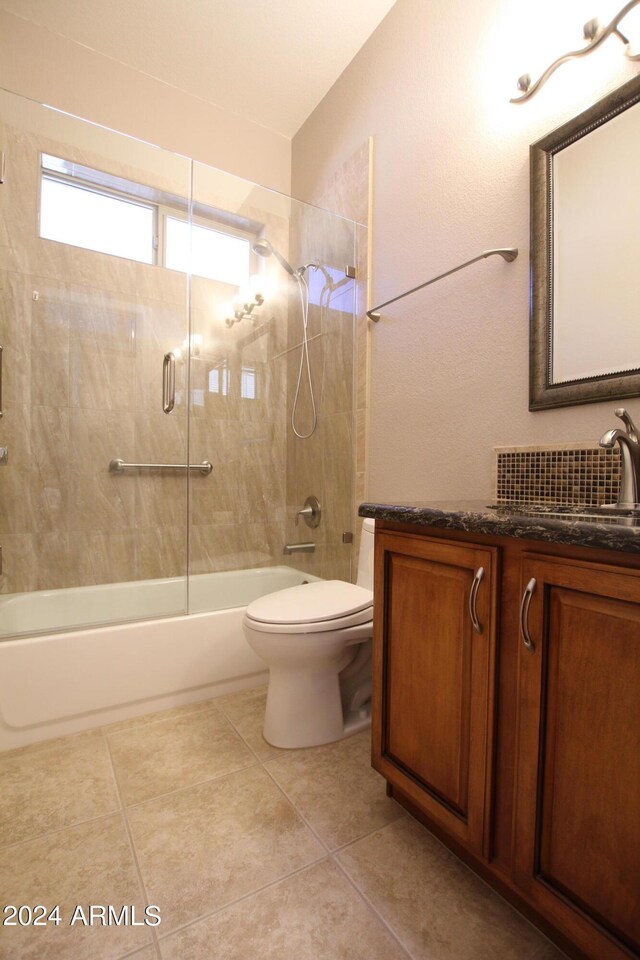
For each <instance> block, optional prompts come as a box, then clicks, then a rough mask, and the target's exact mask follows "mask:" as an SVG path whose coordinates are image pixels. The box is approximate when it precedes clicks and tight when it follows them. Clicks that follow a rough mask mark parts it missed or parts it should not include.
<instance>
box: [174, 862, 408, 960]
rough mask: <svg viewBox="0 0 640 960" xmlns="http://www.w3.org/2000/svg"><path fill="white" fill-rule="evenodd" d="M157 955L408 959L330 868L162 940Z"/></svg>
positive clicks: (198, 959)
mask: <svg viewBox="0 0 640 960" xmlns="http://www.w3.org/2000/svg"><path fill="white" fill-rule="evenodd" d="M212 944H215V951H214V952H212ZM160 949H161V953H162V960H185V958H186V957H188V958H189V960H211V958H212V957H213V956H214V955H215V956H216V957H218V958H223V957H224V960H247V958H249V957H259V958H260V960H283V958H286V957H295V958H296V960H371V958H375V960H405V958H406V953H405V951H404V950H403V949H402V947H400V946H399V944H398V943H397V942H396V941H395V940H394V939H393V937H392V936H391V935H390V934H389V932H388V931H387V930H386V928H385V927H384V925H383V924H382V923H381V922H380V920H379V918H378V917H377V916H376V915H375V914H374V913H373V911H372V910H371V909H370V908H369V907H367V906H366V904H365V903H364V902H363V901H362V899H361V898H360V897H359V895H358V894H357V892H356V891H355V890H354V889H353V887H352V886H351V884H350V883H349V881H348V880H347V879H346V878H345V876H344V874H343V873H342V871H341V870H340V869H339V868H338V867H337V866H336V865H335V864H333V863H331V862H330V861H326V860H325V861H323V862H322V863H319V864H316V865H314V866H312V867H309V868H308V869H307V870H304V871H302V872H301V873H298V874H296V875H295V876H293V877H290V878H289V879H287V880H282V881H281V882H280V883H277V884H274V885H273V886H271V887H268V888H267V889H266V890H262V891H260V893H257V894H255V895H254V896H253V897H251V898H249V899H248V900H243V901H242V902H241V903H237V904H234V905H232V906H230V907H227V908H226V909H224V910H222V911H220V913H217V914H215V915H214V916H212V917H209V918H207V919H205V920H201V921H200V922H199V923H195V924H193V925H192V926H190V927H187V928H186V929H185V930H181V931H179V932H178V933H176V934H174V935H173V936H170V937H168V938H167V939H166V940H161V942H160Z"/></svg>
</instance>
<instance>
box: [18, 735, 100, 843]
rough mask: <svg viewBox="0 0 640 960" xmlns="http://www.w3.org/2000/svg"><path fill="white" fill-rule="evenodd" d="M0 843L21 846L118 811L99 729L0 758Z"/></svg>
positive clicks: (23, 748) (24, 748)
mask: <svg viewBox="0 0 640 960" xmlns="http://www.w3.org/2000/svg"><path fill="white" fill-rule="evenodd" d="M0 777H1V780H2V790H1V792H0V811H1V817H0V844H12V843H19V842H21V841H23V840H27V839H29V838H31V837H38V836H40V835H42V834H45V833H50V832H51V831H53V830H60V829H61V828H62V827H68V826H71V825H72V824H74V823H79V822H81V821H82V820H89V819H91V818H93V817H101V816H104V815H105V814H107V813H111V812H113V811H114V810H116V809H117V807H118V798H117V794H116V790H115V784H114V782H113V773H112V770H111V763H110V761H109V753H108V750H107V744H106V741H105V739H104V736H103V735H102V733H101V732H100V731H91V732H90V733H81V734H77V735H74V736H70V737H63V738H60V739H58V740H47V741H45V742H44V743H37V744H34V745H32V746H29V747H20V748H18V749H17V750H9V751H7V752H5V753H2V754H0Z"/></svg>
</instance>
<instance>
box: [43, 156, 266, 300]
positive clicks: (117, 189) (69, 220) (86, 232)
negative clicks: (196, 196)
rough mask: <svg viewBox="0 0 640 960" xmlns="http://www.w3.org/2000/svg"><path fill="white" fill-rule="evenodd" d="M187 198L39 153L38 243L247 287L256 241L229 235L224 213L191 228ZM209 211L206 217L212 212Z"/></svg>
mask: <svg viewBox="0 0 640 960" xmlns="http://www.w3.org/2000/svg"><path fill="white" fill-rule="evenodd" d="M188 209H189V204H188V201H187V200H186V199H185V198H184V197H177V196H173V195H171V196H168V195H166V194H161V193H160V192H159V191H157V190H155V189H154V188H152V187H148V186H145V185H144V184H140V183H133V182H132V181H129V180H124V179H123V178H121V177H117V176H115V175H112V174H108V173H104V172H102V171H100V170H93V169H92V168H91V167H85V166H82V165H81V164H77V163H73V162H71V161H69V160H63V159H61V158H60V157H53V156H50V155H49V154H42V176H41V194H40V236H41V237H43V238H44V239H46V240H57V241H58V242H60V243H68V244H71V245H72V246H75V247H84V248H85V249H86V250H95V251H97V252H98V253H108V254H111V255H113V256H117V257H125V258H127V259H128V260H137V261H138V262H139V263H148V264H157V265H158V266H164V267H168V268H169V269H171V270H179V271H182V272H183V273H188V272H191V273H192V274H194V275H195V276H199V277H205V278H208V279H210V280H217V281H220V282H222V283H228V284H229V285H231V286H235V287H246V286H247V284H248V281H249V271H250V265H251V241H252V240H253V239H254V237H255V233H254V232H252V230H251V228H252V227H253V226H255V227H256V232H257V230H258V229H259V227H260V225H259V224H253V223H252V222H251V223H250V222H249V221H247V229H246V231H245V230H244V229H242V227H241V228H236V226H235V225H233V226H229V227H228V229H225V226H226V223H225V222H224V220H225V214H224V213H222V212H221V211H218V214H219V217H220V220H221V221H222V222H219V221H217V220H216V211H214V210H212V211H211V218H210V220H209V217H208V216H205V215H200V214H201V211H200V210H199V211H198V214H199V215H198V221H197V222H190V221H189V218H188V215H187V211H188ZM207 212H208V210H207Z"/></svg>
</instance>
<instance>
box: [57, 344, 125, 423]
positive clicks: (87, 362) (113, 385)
mask: <svg viewBox="0 0 640 960" xmlns="http://www.w3.org/2000/svg"><path fill="white" fill-rule="evenodd" d="M69 374H70V376H71V389H70V395H69V403H70V405H71V406H72V407H85V408H89V409H94V410H133V407H134V391H135V379H134V378H135V358H134V355H133V354H132V353H122V354H120V353H116V352H111V351H107V352H104V351H102V350H98V349H96V344H95V342H94V341H91V340H89V341H86V340H80V339H77V338H76V339H73V340H72V341H71V349H70V355H69Z"/></svg>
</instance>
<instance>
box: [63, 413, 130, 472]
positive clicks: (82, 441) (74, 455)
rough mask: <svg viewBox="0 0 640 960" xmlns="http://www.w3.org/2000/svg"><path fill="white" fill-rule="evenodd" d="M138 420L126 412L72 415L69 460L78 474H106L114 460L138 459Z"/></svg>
mask: <svg viewBox="0 0 640 960" xmlns="http://www.w3.org/2000/svg"><path fill="white" fill-rule="evenodd" d="M134 422H135V421H134V416H133V414H132V413H127V412H126V411H124V410H117V411H114V410H88V409H83V408H81V407H73V408H72V409H71V410H70V411H69V447H70V449H69V457H70V463H71V466H72V469H73V472H74V473H95V472H96V471H97V470H106V469H107V467H108V465H109V462H110V461H111V460H113V459H116V458H119V459H120V460H124V461H128V462H131V461H132V460H134V459H135V457H136V448H135V439H134Z"/></svg>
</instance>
